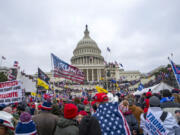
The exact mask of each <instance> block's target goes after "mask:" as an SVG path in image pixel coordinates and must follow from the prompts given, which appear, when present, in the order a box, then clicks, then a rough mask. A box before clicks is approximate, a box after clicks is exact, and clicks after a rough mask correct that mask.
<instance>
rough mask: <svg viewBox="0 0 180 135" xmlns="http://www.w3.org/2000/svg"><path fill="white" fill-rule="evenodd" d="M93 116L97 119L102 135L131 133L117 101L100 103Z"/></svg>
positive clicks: (125, 134) (128, 134) (129, 134)
mask: <svg viewBox="0 0 180 135" xmlns="http://www.w3.org/2000/svg"><path fill="white" fill-rule="evenodd" d="M94 116H95V117H96V118H97V119H98V121H99V124H100V127H101V132H102V135H131V132H130V129H129V126H128V123H127V121H126V119H125V118H124V116H123V114H122V112H121V110H120V109H119V105H118V103H117V102H114V103H105V104H100V105H99V107H98V109H97V111H96V113H95V114H94Z"/></svg>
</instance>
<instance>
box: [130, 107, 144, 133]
mask: <svg viewBox="0 0 180 135" xmlns="http://www.w3.org/2000/svg"><path fill="white" fill-rule="evenodd" d="M129 110H130V111H131V112H132V114H133V115H134V117H135V118H136V120H137V121H138V127H139V129H140V120H141V119H140V116H141V114H142V113H144V111H143V110H142V109H141V108H140V107H138V106H136V105H132V106H129ZM140 133H142V130H140Z"/></svg>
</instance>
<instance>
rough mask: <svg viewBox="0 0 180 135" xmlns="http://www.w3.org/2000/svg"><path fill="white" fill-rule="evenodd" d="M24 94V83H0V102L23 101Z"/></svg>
mask: <svg viewBox="0 0 180 135" xmlns="http://www.w3.org/2000/svg"><path fill="white" fill-rule="evenodd" d="M22 95H23V94H22V85H21V83H20V82H19V81H16V80H14V81H7V82H1V83H0V104H10V103H16V102H21V101H22Z"/></svg>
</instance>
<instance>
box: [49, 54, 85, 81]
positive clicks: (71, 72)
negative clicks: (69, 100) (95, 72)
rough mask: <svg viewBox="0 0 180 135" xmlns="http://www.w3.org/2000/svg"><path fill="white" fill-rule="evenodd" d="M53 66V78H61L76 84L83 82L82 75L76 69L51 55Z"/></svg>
mask: <svg viewBox="0 0 180 135" xmlns="http://www.w3.org/2000/svg"><path fill="white" fill-rule="evenodd" d="M51 56H52V59H53V65H54V77H59V78H60V77H62V78H65V79H69V80H72V81H75V82H78V83H81V84H82V83H83V82H84V78H85V77H84V74H83V72H82V71H81V70H79V69H78V68H77V67H74V66H72V65H69V64H67V63H66V62H64V61H62V60H61V59H59V58H58V57H57V56H55V55H54V54H51Z"/></svg>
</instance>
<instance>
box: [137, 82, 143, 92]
mask: <svg viewBox="0 0 180 135" xmlns="http://www.w3.org/2000/svg"><path fill="white" fill-rule="evenodd" d="M143 89H144V85H143V84H142V83H140V84H139V87H138V90H139V91H141V90H143Z"/></svg>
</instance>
